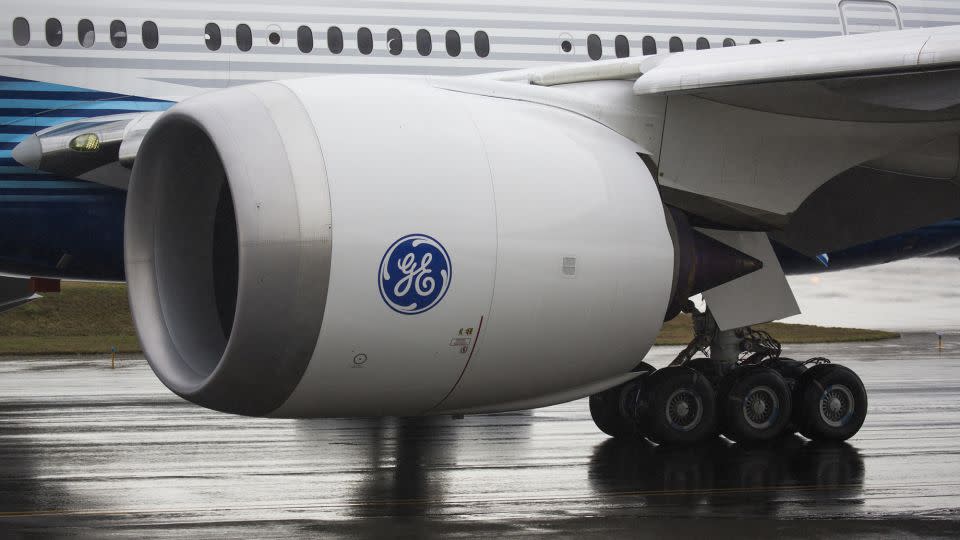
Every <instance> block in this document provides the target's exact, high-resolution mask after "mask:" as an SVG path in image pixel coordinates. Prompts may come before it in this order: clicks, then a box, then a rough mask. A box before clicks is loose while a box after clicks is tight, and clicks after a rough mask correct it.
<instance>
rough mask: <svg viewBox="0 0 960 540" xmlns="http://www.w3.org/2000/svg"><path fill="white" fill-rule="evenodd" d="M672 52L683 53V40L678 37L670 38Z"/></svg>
mask: <svg viewBox="0 0 960 540" xmlns="http://www.w3.org/2000/svg"><path fill="white" fill-rule="evenodd" d="M670 52H683V40H682V39H680V38H678V37H677V36H673V37H672V38H670Z"/></svg>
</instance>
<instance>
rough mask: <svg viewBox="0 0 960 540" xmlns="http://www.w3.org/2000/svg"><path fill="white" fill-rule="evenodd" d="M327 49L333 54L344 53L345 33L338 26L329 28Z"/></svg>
mask: <svg viewBox="0 0 960 540" xmlns="http://www.w3.org/2000/svg"><path fill="white" fill-rule="evenodd" d="M327 49H329V50H330V52H332V53H333V54H340V53H342V52H343V31H342V30H340V28H339V27H337V26H331V27H330V28H327Z"/></svg>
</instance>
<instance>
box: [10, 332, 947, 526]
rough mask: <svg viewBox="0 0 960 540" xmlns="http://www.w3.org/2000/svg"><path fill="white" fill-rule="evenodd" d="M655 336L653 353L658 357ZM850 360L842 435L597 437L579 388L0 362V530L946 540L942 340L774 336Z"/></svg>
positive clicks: (101, 360)
mask: <svg viewBox="0 0 960 540" xmlns="http://www.w3.org/2000/svg"><path fill="white" fill-rule="evenodd" d="M676 350H677V348H676V347H658V348H656V349H655V350H654V351H653V353H652V354H651V357H652V363H654V364H655V365H663V364H664V363H666V362H667V361H669V359H670V358H671V357H672V356H673V354H674V353H675V352H676ZM787 354H789V355H790V356H792V357H795V358H806V357H810V356H817V355H826V356H829V357H831V358H833V359H834V360H835V361H837V362H841V363H843V364H845V365H847V366H849V367H851V368H853V369H854V370H856V371H857V372H858V373H860V374H861V376H862V377H863V379H864V381H865V384H866V386H867V388H868V390H869V392H870V412H869V414H868V416H867V421H866V424H865V425H864V427H863V430H862V431H861V432H860V433H859V434H858V435H857V436H856V437H855V438H854V439H852V440H851V441H850V442H849V443H848V444H840V445H831V444H816V443H812V442H809V441H806V440H804V439H802V438H800V437H797V436H792V437H788V438H786V439H784V440H781V441H778V442H777V443H775V444H771V445H768V446H761V447H752V448H746V447H742V446H740V445H735V444H732V443H730V442H729V441H726V440H724V439H719V438H718V439H717V440H716V441H713V442H711V443H709V444H706V445H703V446H700V447H696V448H688V449H670V448H663V447H654V446H652V445H649V444H645V443H644V444H640V443H633V444H623V443H619V442H617V441H614V440H611V439H608V438H606V437H605V436H604V435H603V434H601V433H600V432H599V431H597V430H596V428H595V427H594V425H593V423H592V422H591V420H590V416H589V413H588V411H587V405H586V402H585V401H583V400H581V401H577V402H572V403H568V404H564V405H558V406H555V407H549V408H545V409H540V410H536V411H527V412H518V413H511V414H499V415H478V416H468V417H466V418H464V419H462V420H455V419H451V418H448V417H442V418H427V419H359V420H340V419H333V420H264V419H251V418H241V417H236V416H229V415H225V414H219V413H215V412H212V411H208V410H205V409H202V408H200V407H196V406H193V405H191V404H189V403H187V402H184V401H182V400H181V399H179V398H178V397H176V396H174V395H172V394H171V393H170V392H168V391H167V390H166V389H165V388H163V386H162V385H161V384H160V383H159V382H158V381H157V379H156V378H155V377H154V376H153V374H152V372H151V371H150V369H149V367H148V366H147V365H146V363H145V362H144V361H143V360H142V359H140V358H136V357H128V358H125V359H124V360H123V361H122V363H121V364H120V365H118V366H117V368H116V369H111V367H110V359H109V357H105V356H96V357H82V358H77V357H71V358H56V357H37V358H29V359H6V360H4V361H0V536H3V537H18V536H27V537H45V536H49V535H55V536H80V537H95V538H101V537H108V536H109V537H136V538H142V537H203V538H210V537H245V538H251V537H255V538H265V537H284V538H296V537H303V536H329V537H344V538H353V537H368V536H378V537H383V536H386V537H418V538H419V537H430V536H443V537H448V536H468V537H476V536H480V537H491V536H514V537H526V536H534V535H541V534H544V535H545V534H550V535H557V536H561V537H578V538H580V537H608V536H613V535H616V536H630V537H666V536H685V537H711V538H726V537H738V538H744V537H748V538H749V537H773V536H779V537H795V538H801V537H802V538H810V537H838V536H843V537H845V538H890V537H897V538H912V537H942V538H957V537H960V335H952V336H947V339H946V342H945V348H944V350H942V351H939V350H937V347H936V338H935V336H933V335H931V334H906V335H904V336H903V337H902V338H901V339H896V340H887V341H878V342H871V343H849V344H830V345H794V346H788V347H787Z"/></svg>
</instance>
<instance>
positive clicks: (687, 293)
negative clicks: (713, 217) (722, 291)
mask: <svg viewBox="0 0 960 540" xmlns="http://www.w3.org/2000/svg"><path fill="white" fill-rule="evenodd" d="M667 216H668V225H669V226H670V233H671V235H672V237H673V242H674V250H675V252H676V258H675V260H674V272H675V273H674V284H673V288H672V292H671V299H670V306H669V307H668V308H667V313H666V316H665V318H664V320H667V321H669V320H670V319H672V318H674V317H676V316H677V315H678V314H679V313H680V309H681V307H682V306H683V303H684V302H685V301H686V300H687V299H689V298H690V297H691V296H693V295H696V294H700V293H702V292H704V291H708V290H710V289H712V288H714V287H717V286H719V285H723V284H724V283H729V282H731V281H733V280H735V279H737V278H740V277H743V276H746V275H747V274H751V273H753V272H756V271H757V270H760V269H761V268H763V263H762V262H761V261H759V260H757V259H755V258H753V257H751V256H749V255H747V254H746V253H743V252H742V251H739V250H737V249H734V248H732V247H730V246H728V245H726V244H724V243H723V242H719V241H717V240H714V239H713V238H710V237H709V236H707V235H705V234H703V233H701V232H699V231H697V230H696V229H694V228H693V227H691V226H690V224H689V221H688V220H687V218H686V216H685V215H684V214H683V212H681V211H679V210H677V209H675V208H669V209H668V210H667Z"/></svg>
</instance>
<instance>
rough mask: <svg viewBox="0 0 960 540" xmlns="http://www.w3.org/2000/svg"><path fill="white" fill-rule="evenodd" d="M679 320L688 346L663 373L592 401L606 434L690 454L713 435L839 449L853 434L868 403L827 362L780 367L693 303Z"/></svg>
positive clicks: (762, 343)
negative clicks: (805, 441)
mask: <svg viewBox="0 0 960 540" xmlns="http://www.w3.org/2000/svg"><path fill="white" fill-rule="evenodd" d="M683 311H684V312H685V313H689V314H690V315H691V316H692V317H693V328H694V337H693V340H691V342H690V344H689V345H687V347H686V348H684V349H683V351H681V352H680V354H678V355H677V357H676V358H675V359H674V360H673V362H671V363H670V365H669V366H667V367H665V368H663V369H660V370H654V368H653V367H652V366H649V365H648V364H642V365H641V367H642V368H643V369H638V371H639V372H641V375H639V376H638V377H636V378H635V379H633V380H632V381H629V382H627V383H624V384H621V385H620V386H617V387H615V388H611V389H609V390H606V391H604V392H601V393H599V394H595V395H593V396H591V397H590V412H591V415H592V416H593V419H594V422H595V423H596V424H597V426H598V427H599V428H600V429H601V430H602V431H603V432H604V433H607V434H608V435H611V436H613V437H617V438H638V437H648V438H649V439H651V440H653V441H654V442H657V443H661V444H692V443H697V442H701V441H703V440H706V439H707V438H709V437H711V436H714V435H716V434H718V433H722V434H723V435H724V436H726V437H728V438H730V439H733V440H735V441H738V442H746V443H750V442H760V441H769V440H771V439H774V438H777V437H779V436H781V435H783V434H788V433H794V432H796V431H799V432H800V433H801V434H803V435H804V436H805V437H808V438H810V439H814V440H832V441H842V440H846V439H848V438H850V437H852V436H853V435H855V434H856V433H857V431H859V430H860V427H861V426H862V425H863V421H864V418H865V417H866V414H867V393H866V390H865V389H864V387H863V382H861V380H860V378H859V377H858V376H857V375H856V373H854V372H853V371H851V370H850V369H848V368H845V367H843V366H840V365H836V364H832V363H830V361H829V360H827V359H826V358H811V359H810V360H806V361H804V362H800V361H797V360H793V359H790V358H782V357H781V356H780V353H781V347H780V343H779V342H777V340H775V339H774V338H773V337H771V336H770V334H768V333H766V332H763V331H758V330H753V329H751V328H738V329H735V330H727V331H721V330H720V329H719V328H718V327H717V323H716V321H715V320H714V318H713V316H712V315H711V314H710V311H709V310H707V311H706V312H700V311H699V310H697V309H696V307H695V306H694V305H693V303H692V302H687V303H686V304H685V305H684V308H683ZM698 353H703V356H701V357H696V355H697V354H698Z"/></svg>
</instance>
